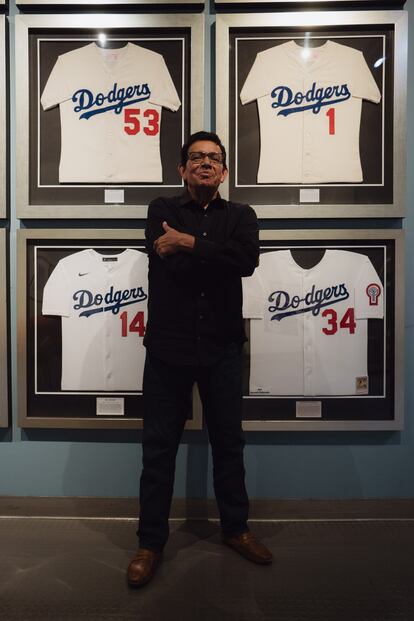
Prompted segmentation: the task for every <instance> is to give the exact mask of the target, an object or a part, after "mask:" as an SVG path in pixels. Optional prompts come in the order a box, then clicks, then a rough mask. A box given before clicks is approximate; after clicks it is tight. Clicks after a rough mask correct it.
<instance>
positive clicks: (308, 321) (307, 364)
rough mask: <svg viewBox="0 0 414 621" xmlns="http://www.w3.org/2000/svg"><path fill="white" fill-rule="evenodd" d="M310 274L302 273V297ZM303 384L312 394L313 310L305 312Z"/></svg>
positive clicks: (306, 391) (307, 285)
mask: <svg viewBox="0 0 414 621" xmlns="http://www.w3.org/2000/svg"><path fill="white" fill-rule="evenodd" d="M309 282H310V280H309V274H306V273H305V274H303V275H302V295H301V297H302V299H303V298H304V297H305V295H306V293H307V292H308V291H309V290H310V288H309ZM303 315H304V316H303V385H304V394H305V395H310V394H312V311H307V312H305V313H304V314H303Z"/></svg>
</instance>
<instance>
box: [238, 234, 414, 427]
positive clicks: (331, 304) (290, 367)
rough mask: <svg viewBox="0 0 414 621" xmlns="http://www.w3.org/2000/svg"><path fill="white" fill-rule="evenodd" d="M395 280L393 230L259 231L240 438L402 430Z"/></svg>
mask: <svg viewBox="0 0 414 621" xmlns="http://www.w3.org/2000/svg"><path fill="white" fill-rule="evenodd" d="M403 281H404V269H403V233H402V231H391V230H364V231H361V230H352V231H349V230H341V231H339V230H337V231H313V230H309V231H262V232H261V255H260V263H259V266H258V268H257V269H256V270H255V272H254V274H253V276H251V277H249V278H244V279H243V315H244V317H245V320H246V329H247V333H248V335H249V338H248V343H247V344H246V347H245V378H244V423H245V427H246V429H288V430H292V429H309V430H310V429H321V430H334V429H336V430H350V429H359V430H361V429H402V427H403V395H404V390H403V361H404V345H403V344H404V340H403V325H404V321H403V312H404V311H403V306H404V301H403V297H404V296H403Z"/></svg>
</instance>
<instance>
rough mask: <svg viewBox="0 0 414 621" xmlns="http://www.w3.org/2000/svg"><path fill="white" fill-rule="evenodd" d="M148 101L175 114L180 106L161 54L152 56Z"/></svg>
mask: <svg viewBox="0 0 414 621" xmlns="http://www.w3.org/2000/svg"><path fill="white" fill-rule="evenodd" d="M151 73H152V75H151V79H150V89H151V95H150V101H151V102H152V103H154V104H158V105H159V106H163V107H164V108H168V109H169V110H172V111H173V112H175V111H176V110H178V108H179V107H180V105H181V101H180V98H179V96H178V93H177V90H176V88H175V86H174V82H173V81H172V78H171V74H170V72H169V71H168V67H167V65H166V63H165V60H164V57H163V56H162V55H161V54H154V58H153V67H152V72H151Z"/></svg>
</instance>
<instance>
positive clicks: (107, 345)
mask: <svg viewBox="0 0 414 621" xmlns="http://www.w3.org/2000/svg"><path fill="white" fill-rule="evenodd" d="M111 282H112V278H111V268H110V266H108V275H107V278H106V287H105V292H106V291H109V289H110V287H111ZM104 305H105V302H104ZM104 315H105V342H104V356H105V384H106V388H107V389H110V388H112V371H113V361H112V322H113V318H112V311H104Z"/></svg>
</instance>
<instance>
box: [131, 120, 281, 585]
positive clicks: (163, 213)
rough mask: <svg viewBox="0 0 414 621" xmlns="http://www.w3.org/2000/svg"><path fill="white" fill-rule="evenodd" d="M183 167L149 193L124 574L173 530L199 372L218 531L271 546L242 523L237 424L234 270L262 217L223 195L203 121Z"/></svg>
mask: <svg viewBox="0 0 414 621" xmlns="http://www.w3.org/2000/svg"><path fill="white" fill-rule="evenodd" d="M179 172H180V174H181V177H182V178H183V179H184V182H185V185H186V191H185V192H184V194H183V195H182V196H180V197H175V198H170V199H167V198H158V199H156V200H154V201H152V202H151V204H150V206H149V211H148V220H147V226H146V240H147V249H148V253H149V300H148V325H147V330H146V335H145V340H144V344H145V345H146V347H147V356H146V362H145V371H144V385H143V392H144V400H145V414H144V431H143V440H142V446H143V471H142V475H141V483H140V506H141V511H140V521H139V529H138V537H139V549H138V552H137V554H136V556H135V557H134V559H133V560H132V561H131V563H130V565H129V567H128V582H129V584H130V585H131V586H142V585H144V584H146V583H147V582H149V580H150V579H151V578H152V576H153V575H154V573H155V571H156V569H157V567H158V565H159V562H160V560H161V554H162V550H163V547H164V545H165V543H166V541H167V539H168V534H169V529H168V516H169V512H170V506H171V498H172V493H173V485H174V472H175V457H176V453H177V450H178V445H179V442H180V438H181V435H182V431H183V429H184V425H185V422H186V419H187V416H188V413H189V411H190V408H191V394H192V387H193V384H194V382H197V384H198V388H199V391H200V396H201V400H202V403H203V411H204V416H205V420H206V424H207V429H208V434H209V440H210V443H211V447H212V454H213V480H214V491H215V495H216V499H217V504H218V508H219V513H220V523H221V528H222V538H223V542H224V543H226V544H227V545H229V546H231V547H232V548H234V549H235V550H237V551H238V552H239V553H240V554H242V555H243V556H245V557H246V558H248V559H249V560H251V561H253V562H256V563H261V564H268V563H271V561H272V555H271V553H270V551H269V550H267V548H266V547H265V546H264V545H263V544H262V543H260V541H258V540H257V539H256V537H255V536H254V535H253V534H252V533H251V532H250V531H249V528H248V525H247V518H248V508H249V501H248V497H247V493H246V489H245V485H244V474H245V472H244V465H243V448H244V438H243V432H242V427H241V407H242V365H241V350H242V344H243V342H244V341H245V340H246V339H245V335H244V329H243V320H242V289H241V277H242V276H250V275H251V274H252V273H253V271H254V269H255V267H256V265H257V264H258V258H259V240H258V224H257V218H256V215H255V212H254V211H253V209H252V208H251V207H249V206H248V205H240V204H237V203H231V202H227V201H225V200H223V199H222V198H221V197H220V195H219V193H218V187H219V185H220V184H221V183H222V182H223V181H224V180H225V178H226V176H227V166H226V152H225V149H224V147H223V145H222V144H221V141H220V139H219V137H218V136H217V135H216V134H213V133H210V132H197V133H196V134H193V135H192V136H190V138H189V140H188V142H187V143H186V144H184V146H183V147H182V149H181V164H180V165H179Z"/></svg>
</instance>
